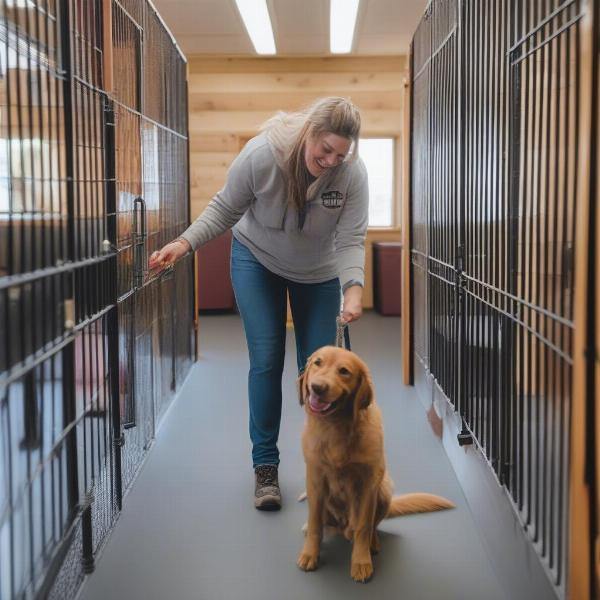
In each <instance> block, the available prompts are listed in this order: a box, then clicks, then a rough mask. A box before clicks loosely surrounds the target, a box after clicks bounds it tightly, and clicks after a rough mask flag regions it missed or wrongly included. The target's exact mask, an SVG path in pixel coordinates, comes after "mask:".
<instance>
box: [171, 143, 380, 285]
mask: <svg viewBox="0 0 600 600" xmlns="http://www.w3.org/2000/svg"><path fill="white" fill-rule="evenodd" d="M321 179H322V184H319V185H318V186H317V188H316V190H315V193H313V195H312V197H311V198H309V201H308V202H307V205H306V214H305V220H304V224H303V225H302V227H301V228H299V227H298V211H297V210H296V209H295V208H294V207H293V206H291V205H290V204H289V202H288V200H287V194H286V184H285V178H284V175H283V172H282V171H281V168H280V167H279V166H278V165H277V162H276V160H275V156H274V151H273V148H272V147H271V144H270V142H269V141H268V138H267V135H266V134H264V133H262V134H260V135H258V136H257V137H255V138H253V139H251V140H250V141H249V142H248V143H247V144H246V146H245V147H244V149H243V150H242V151H241V152H240V154H239V155H238V156H237V157H236V159H235V160H234V161H233V163H232V164H231V167H230V168H229V172H228V174H227V181H226V182H225V187H224V188H223V189H222V190H221V191H220V192H218V193H217V194H216V195H215V196H214V198H213V199H212V200H211V201H210V203H209V204H208V206H207V207H206V209H205V210H204V211H203V213H202V214H201V215H200V216H199V217H198V218H197V219H196V220H195V221H194V222H193V223H192V224H191V225H190V226H189V227H188V229H187V230H186V231H185V232H184V233H183V234H182V235H181V237H182V238H184V239H186V240H187V241H188V242H189V243H190V244H191V246H192V248H193V249H194V250H196V249H197V248H198V247H199V246H201V245H202V244H205V243H206V242H208V241H210V240H212V239H214V238H215V237H217V236H218V235H220V234H221V233H223V232H224V231H226V230H227V229H229V228H233V235H234V236H235V238H236V239H237V240H238V241H239V242H241V243H242V244H243V245H244V246H246V247H247V248H248V249H249V250H250V251H251V252H252V254H253V255H254V256H255V257H256V259H257V260H258V261H259V262H260V263H261V264H262V265H263V266H265V267H266V268H267V269H268V270H269V271H272V272H273V273H276V274H277V275H281V276H282V277H285V278H287V279H291V280H292V281H296V282H300V283H320V282H322V281H327V280H329V279H333V278H334V277H339V278H340V283H341V285H342V288H344V286H346V284H348V283H349V282H351V281H352V282H356V283H360V284H361V285H364V263H365V246H364V241H365V236H366V232H367V220H368V202H369V190H368V182H367V171H366V169H365V166H364V163H363V162H362V160H361V159H360V158H358V159H357V160H355V161H349V162H344V163H342V164H341V165H339V166H338V167H334V168H332V169H331V170H329V171H328V172H326V173H325V174H324V175H323V176H322V178H321Z"/></svg>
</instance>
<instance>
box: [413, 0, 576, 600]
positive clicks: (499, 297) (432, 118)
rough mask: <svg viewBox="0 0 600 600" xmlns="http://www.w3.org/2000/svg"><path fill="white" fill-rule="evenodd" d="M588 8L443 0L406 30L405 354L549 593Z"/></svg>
mask: <svg viewBox="0 0 600 600" xmlns="http://www.w3.org/2000/svg"><path fill="white" fill-rule="evenodd" d="M584 8H585V3H584V2H582V1H576V0H567V1H562V2H561V1H559V0H535V1H533V2H509V1H508V0H506V1H502V2H479V1H476V0H462V1H460V2H458V3H457V4H455V3H452V2H449V1H447V0H438V1H434V2H432V3H430V5H429V7H428V10H427V12H426V14H425V15H424V16H423V18H422V21H421V23H420V25H419V28H418V30H417V32H416V34H415V37H414V40H413V61H414V62H413V73H414V77H413V98H412V102H413V107H414V108H413V122H412V128H413V133H414V137H413V171H412V176H413V182H414V183H413V189H412V211H413V239H414V243H413V248H412V255H413V270H414V277H415V290H414V294H415V298H414V301H415V322H414V327H415V334H414V335H415V355H416V356H417V357H418V358H419V359H420V360H421V361H423V362H424V364H425V365H426V366H427V367H428V368H429V371H430V373H431V376H432V377H433V379H434V380H435V381H436V382H437V384H438V386H439V387H440V388H441V389H442V390H443V391H444V393H445V395H446V396H447V397H448V399H449V400H450V402H451V403H452V404H453V406H454V408H455V410H456V411H457V412H458V413H459V415H460V416H461V417H462V419H463V423H464V428H463V433H465V434H466V435H467V436H472V440H474V441H475V443H476V444H477V445H478V447H479V448H480V449H481V451H482V452H483V453H484V455H485V456H486V458H487V460H488V461H489V464H490V467H491V468H492V469H493V471H494V472H495V474H496V476H497V478H498V480H499V482H500V483H501V484H502V485H504V486H505V488H506V490H507V492H508V494H509V497H510V498H511V500H512V502H513V505H514V508H515V511H516V513H517V515H518V518H519V519H520V521H521V522H522V524H523V526H524V531H525V533H526V535H527V536H528V537H529V539H530V541H531V543H532V544H533V545H534V547H535V550H536V552H537V553H538V555H539V557H540V559H541V561H542V563H543V565H544V567H545V569H546V572H547V574H548V576H549V577H550V579H551V581H552V583H553V584H554V586H555V589H556V591H557V592H558V593H559V594H564V592H565V578H564V572H565V560H566V556H565V552H566V541H567V514H568V513H567V491H568V448H569V439H568V434H569V422H570V421H569V419H570V409H571V404H570V397H571V385H572V381H571V374H572V365H573V350H572V347H573V246H574V226H575V213H576V210H577V205H576V197H577V164H576V151H577V150H576V149H577V141H578V140H577V132H578V126H579V123H578V116H577V107H578V106H579V93H580V91H579V79H578V72H579V71H578V69H579V54H578V53H579V50H578V48H579V22H580V19H581V17H582V13H583V11H584ZM453 19H455V20H454V21H453ZM457 156H460V160H457V158H456V157H457ZM425 265H426V266H425ZM425 268H427V271H428V273H429V279H428V281H424V275H423V272H424V270H425ZM419 305H421V307H420V306H419ZM422 306H428V315H429V318H428V319H426V318H425V317H424V315H423V313H422V311H423V308H422ZM427 336H428V342H429V347H428V349H427V342H426V339H427ZM427 357H428V359H429V360H428V361H427V360H426V358H427ZM459 437H460V436H459Z"/></svg>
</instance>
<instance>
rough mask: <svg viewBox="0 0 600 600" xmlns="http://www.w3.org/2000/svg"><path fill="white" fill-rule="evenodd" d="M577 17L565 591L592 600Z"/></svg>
mask: <svg viewBox="0 0 600 600" xmlns="http://www.w3.org/2000/svg"><path fill="white" fill-rule="evenodd" d="M586 4H587V6H585V8H584V14H583V18H582V20H581V33H580V40H581V41H580V56H581V66H580V69H581V70H580V81H581V89H580V102H579V104H580V105H579V107H577V109H578V111H579V132H578V133H579V141H578V143H579V151H578V161H579V169H578V172H577V178H578V182H577V183H578V196H577V204H576V207H577V209H576V211H575V214H576V236H575V257H576V260H575V292H574V293H575V296H574V336H573V338H574V339H573V389H572V403H571V407H572V408H571V431H570V466H569V540H568V544H569V549H568V559H567V560H568V564H567V594H566V596H567V597H568V598H569V599H570V600H589V599H590V598H591V589H590V588H591V586H590V582H591V573H590V564H591V562H592V561H591V559H592V556H591V554H592V541H591V532H590V526H591V522H590V502H591V497H590V487H589V483H590V482H589V481H588V478H587V475H588V473H586V446H587V443H588V439H587V435H586V434H587V432H588V431H589V430H588V429H587V427H586V424H587V420H588V418H592V415H590V414H588V410H587V409H588V402H589V394H590V393H591V390H590V389H589V385H588V381H589V379H588V375H589V368H590V362H589V359H588V356H589V349H590V342H591V340H589V336H588V329H589V323H588V314H589V310H590V306H589V304H588V292H589V261H590V250H591V248H590V216H591V215H590V203H591V201H592V198H591V194H592V190H593V188H592V187H591V185H590V184H591V164H590V163H591V157H590V153H591V152H590V150H591V147H592V143H595V140H593V139H592V126H593V119H592V110H593V101H594V98H595V94H594V90H593V89H592V84H593V81H594V77H593V75H594V68H595V57H594V35H595V33H594V6H593V5H594V3H593V2H591V0H590V1H588V2H587V3H586Z"/></svg>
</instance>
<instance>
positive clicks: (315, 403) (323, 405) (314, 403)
mask: <svg viewBox="0 0 600 600" xmlns="http://www.w3.org/2000/svg"><path fill="white" fill-rule="evenodd" d="M308 403H309V404H310V407H311V408H312V410H314V411H315V412H325V411H326V410H327V409H328V408H329V407H330V406H331V402H321V401H320V400H319V396H317V394H315V393H314V392H311V393H310V396H309V397H308Z"/></svg>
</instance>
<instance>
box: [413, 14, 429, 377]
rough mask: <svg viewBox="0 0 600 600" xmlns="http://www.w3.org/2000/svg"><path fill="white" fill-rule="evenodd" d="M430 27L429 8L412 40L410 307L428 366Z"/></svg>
mask: <svg viewBox="0 0 600 600" xmlns="http://www.w3.org/2000/svg"><path fill="white" fill-rule="evenodd" d="M431 24H432V15H431V10H430V8H429V9H428V10H427V11H426V13H425V15H423V19H422V20H421V22H420V23H419V27H418V28H417V31H416V33H415V36H414V39H413V69H412V72H413V73H414V77H413V86H412V89H413V103H412V107H413V124H412V170H411V172H412V177H411V202H412V207H411V209H412V223H411V227H412V240H413V246H412V248H411V264H412V268H413V289H412V294H413V298H412V305H413V306H414V313H413V314H414V320H415V323H414V345H415V355H416V357H417V358H418V359H419V360H420V361H421V362H422V363H423V365H424V366H425V367H427V366H428V365H429V304H428V298H429V296H428V283H429V282H428V276H427V270H428V262H427V259H428V256H429V231H428V223H429V205H430V200H429V199H430V194H431V189H430V185H431V173H430V169H431V166H430V164H431V163H430V153H429V152H428V149H429V143H430V142H429V139H430V100H431V98H430V95H431V73H430V66H431Z"/></svg>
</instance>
